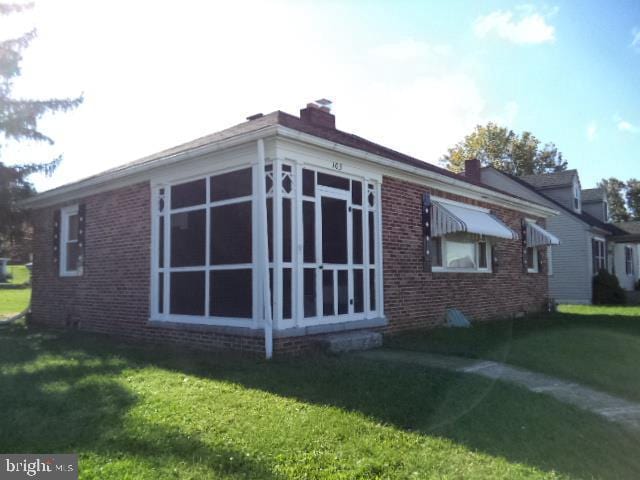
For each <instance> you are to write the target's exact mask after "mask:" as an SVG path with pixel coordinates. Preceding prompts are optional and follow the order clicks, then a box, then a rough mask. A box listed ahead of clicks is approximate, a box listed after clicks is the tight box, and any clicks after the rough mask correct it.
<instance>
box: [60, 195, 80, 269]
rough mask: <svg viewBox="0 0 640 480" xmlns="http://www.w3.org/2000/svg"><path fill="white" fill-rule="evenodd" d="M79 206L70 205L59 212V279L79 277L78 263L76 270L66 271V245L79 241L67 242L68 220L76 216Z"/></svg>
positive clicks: (77, 239)
mask: <svg viewBox="0 0 640 480" xmlns="http://www.w3.org/2000/svg"><path fill="white" fill-rule="evenodd" d="M78 213H79V206H78V205H77V204H76V205H70V206H68V207H64V208H62V209H61V210H60V247H59V251H60V276H61V277H77V276H79V275H81V269H80V264H79V262H78V268H76V269H75V270H67V244H68V243H78V242H79V241H80V240H79V238H77V236H76V239H75V240H69V218H70V217H72V216H73V215H78Z"/></svg>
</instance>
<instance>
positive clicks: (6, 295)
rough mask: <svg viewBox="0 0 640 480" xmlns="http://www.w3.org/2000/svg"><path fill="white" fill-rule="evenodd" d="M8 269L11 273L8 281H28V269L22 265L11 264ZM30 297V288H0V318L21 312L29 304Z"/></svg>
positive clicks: (21, 282)
mask: <svg viewBox="0 0 640 480" xmlns="http://www.w3.org/2000/svg"><path fill="white" fill-rule="evenodd" d="M9 271H10V272H11V274H12V278H11V279H10V281H9V283H11V284H13V285H22V284H24V283H26V282H28V281H29V270H27V267H25V266H24V265H11V266H9ZM30 298H31V288H11V289H5V288H0V320H2V318H4V317H9V316H11V315H13V314H15V313H20V312H22V311H23V310H24V309H25V308H27V306H29V299H30Z"/></svg>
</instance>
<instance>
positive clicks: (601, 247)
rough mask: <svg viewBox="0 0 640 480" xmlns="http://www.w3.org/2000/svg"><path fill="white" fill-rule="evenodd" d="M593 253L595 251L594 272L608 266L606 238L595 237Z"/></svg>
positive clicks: (595, 273)
mask: <svg viewBox="0 0 640 480" xmlns="http://www.w3.org/2000/svg"><path fill="white" fill-rule="evenodd" d="M592 253H593V274H594V275H597V273H598V272H599V271H600V270H602V269H603V268H607V261H606V250H605V243H604V239H601V238H594V239H593V241H592Z"/></svg>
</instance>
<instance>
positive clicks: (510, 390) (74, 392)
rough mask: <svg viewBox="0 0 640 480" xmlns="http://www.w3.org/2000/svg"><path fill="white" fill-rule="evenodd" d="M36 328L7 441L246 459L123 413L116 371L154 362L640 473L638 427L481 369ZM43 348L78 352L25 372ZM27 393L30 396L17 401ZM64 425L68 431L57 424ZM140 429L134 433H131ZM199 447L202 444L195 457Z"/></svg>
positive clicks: (595, 468) (508, 451) (580, 464)
mask: <svg viewBox="0 0 640 480" xmlns="http://www.w3.org/2000/svg"><path fill="white" fill-rule="evenodd" d="M35 335H36V336H37V338H38V339H39V340H38V342H36V345H37V348H36V347H34V348H35V351H31V349H30V348H26V351H25V352H24V354H23V355H24V359H20V358H18V359H16V358H13V359H7V361H11V362H12V368H13V369H14V370H15V372H13V373H11V374H10V375H9V376H8V377H2V378H1V379H0V382H2V389H1V390H0V404H3V405H5V409H6V408H8V411H7V410H5V413H7V415H6V416H3V418H2V420H0V421H1V422H2V426H1V428H0V430H1V431H2V432H1V433H0V450H3V451H9V450H7V449H8V448H10V449H11V451H16V449H17V450H21V449H26V450H32V449H33V448H32V447H33V446H34V445H37V447H38V449H40V450H58V451H65V450H66V451H68V450H73V449H74V448H82V449H83V450H94V451H97V452H101V453H105V454H110V453H112V452H111V450H112V449H113V450H114V452H115V453H117V452H122V451H123V450H126V452H127V453H129V452H131V453H132V454H133V455H135V456H139V457H140V458H141V459H144V460H145V461H157V462H161V461H162V458H164V457H165V456H166V457H167V458H175V457H171V456H172V455H173V456H176V455H177V456H178V457H179V458H182V459H183V460H185V461H188V462H191V461H193V459H194V458H199V459H200V460H199V461H201V462H204V465H205V466H207V467H210V468H212V469H219V471H221V472H225V468H227V467H229V466H227V467H225V466H224V465H222V466H221V464H220V462H219V461H217V460H213V459H219V458H222V457H224V456H225V455H226V456H235V457H236V458H240V457H242V453H241V452H226V451H225V452H219V451H212V450H211V449H210V448H209V447H207V446H206V445H203V444H202V443H201V442H198V441H197V440H194V439H192V438H187V437H186V436H184V435H182V434H181V433H180V432H179V431H172V430H167V429H166V428H165V427H162V428H161V427H157V426H154V425H146V426H144V427H145V428H133V429H132V428H131V426H130V425H128V424H127V423H126V422H125V419H124V416H125V414H126V412H127V410H128V409H130V408H132V406H133V405H134V404H135V403H136V402H137V399H136V397H135V396H133V395H132V394H131V393H130V392H129V391H128V390H127V389H125V388H124V387H122V386H121V385H120V384H119V383H118V381H117V380H116V377H117V375H118V374H120V373H122V371H123V370H124V369H135V368H144V367H146V366H156V367H160V368H163V369H167V370H170V371H178V372H182V373H186V374H190V375H194V376H198V377H200V378H204V379H212V380H223V381H227V382H232V383H235V384H238V385H241V386H244V387H247V388H251V389H257V390H261V391H265V392H270V393H273V394H276V395H280V396H283V397H288V398H294V399H298V400H300V401H303V402H306V403H310V404H317V405H330V406H333V407H337V408H340V409H344V410H346V411H354V412H360V413H362V414H364V415H365V416H367V417H369V418H371V419H372V420H373V421H375V422H383V423H386V424H389V425H393V426H395V427H397V428H400V429H403V430H406V431H411V432H415V433H419V434H422V435H426V436H437V437H442V438H446V439H450V440H452V441H454V442H456V443H459V444H462V445H464V446H466V447H467V448H470V449H472V450H477V451H480V452H484V453H487V454H490V455H492V456H495V457H503V458H505V459H507V460H508V461H510V462H517V463H521V464H526V465H530V466H533V467H537V468H540V469H542V470H545V471H557V472H561V473H564V474H568V475H572V476H579V477H599V478H612V479H613V478H615V479H620V478H635V477H637V475H638V472H640V458H638V455H637V452H638V451H640V435H638V434H637V433H635V432H631V431H627V430H625V429H623V428H621V427H619V426H616V425H613V424H610V423H607V422H606V421H604V420H602V419H600V418H599V417H596V416H594V415H591V414H588V413H585V412H581V411H579V410H576V409H574V408H573V407H570V406H567V405H564V404H562V403H559V402H557V401H555V400H553V399H552V398H550V397H547V396H545V395H541V394H532V393H530V392H527V391H525V390H522V389H520V388H517V387H514V386H511V385H507V384H503V383H500V382H497V383H496V382H492V381H489V380H486V379H483V378H479V377H475V376H473V375H462V374H454V373H450V372H444V371H439V370H430V369H425V368H420V367H412V366H407V365H401V366H400V365H388V364H383V363H379V362H373V361H366V360H363V359H359V358H357V357H340V358H335V357H334V358H327V357H314V358H309V359H305V360H302V359H300V360H287V361H284V360H280V361H274V362H271V363H266V362H262V361H255V360H248V359H238V358H231V359H230V357H224V356H219V355H213V354H207V353H195V352H185V351H184V350H178V349H168V348H160V347H132V346H123V345H121V344H118V343H116V342H115V341H110V340H106V339H103V338H98V337H93V336H90V335H83V334H52V333H50V332H42V331H35ZM30 338H31V334H29V333H27V332H22V331H14V332H13V333H11V334H4V333H3V332H2V331H0V359H1V361H2V362H4V360H5V357H6V355H4V354H2V353H1V352H3V351H5V349H4V348H3V346H4V345H2V343H3V342H15V341H18V342H19V343H20V344H21V345H22V344H28V343H29V341H30ZM10 350H11V351H13V352H15V351H16V349H15V348H13V349H10ZM41 353H46V354H47V355H55V356H58V355H62V356H64V355H67V356H71V357H77V358H79V359H81V360H82V361H78V362H77V365H73V366H70V367H68V368H57V367H49V368H44V369H43V370H42V371H36V372H31V373H29V372H25V371H20V370H21V369H20V367H21V365H20V364H21V361H23V362H27V363H29V368H32V366H33V364H34V360H35V365H37V364H38V362H37V356H38V355H40V354H41ZM13 375H15V376H14V377H12V376H13ZM12 385H13V386H14V387H17V388H19V389H22V390H21V391H18V392H14V393H6V389H5V388H4V387H5V386H9V387H11V386H12ZM65 388H66V390H65ZM23 396H24V397H25V398H28V400H26V401H21V400H20V398H21V397H23ZM78 410H79V411H78ZM14 417H17V418H22V419H23V420H22V422H23V423H21V424H20V425H16V424H15V423H14V422H15V420H13V421H12V420H8V419H9V418H14ZM239 421H240V420H239ZM8 427H11V430H13V429H14V428H16V427H21V428H23V429H26V433H22V434H21V435H22V436H21V437H20V440H19V442H18V443H15V440H12V439H15V438H16V437H15V434H14V433H13V432H10V433H8V430H7V428H8ZM65 430H67V431H66V433H63V434H62V435H61V436H60V435H59V434H58V433H56V432H63V431H65ZM132 431H134V432H136V434H135V435H131V433H130V432H132ZM14 447H15V448H14ZM45 447H46V448H45ZM194 451H195V452H198V455H197V456H196V457H194V456H193V452H194ZM238 453H240V455H239V456H238V455H234V454H238ZM221 456H222V457H221ZM207 459H210V460H208V461H209V462H210V463H207ZM166 461H168V460H166ZM229 468H230V467H229ZM241 468H244V469H245V470H246V469H249V470H251V471H255V477H256V478H269V476H270V475H271V474H270V472H269V470H268V468H267V467H266V466H264V465H261V464H248V465H243V466H242V467H241Z"/></svg>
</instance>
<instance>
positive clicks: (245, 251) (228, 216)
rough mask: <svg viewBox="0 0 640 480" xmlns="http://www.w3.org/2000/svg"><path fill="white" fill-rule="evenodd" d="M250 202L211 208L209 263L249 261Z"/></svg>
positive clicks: (250, 235)
mask: <svg viewBox="0 0 640 480" xmlns="http://www.w3.org/2000/svg"><path fill="white" fill-rule="evenodd" d="M251 229H252V227H251V202H242V203H232V204H229V205H222V206H219V207H213V208H212V209H211V264H212V265H230V264H236V263H251V237H252V231H251Z"/></svg>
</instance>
